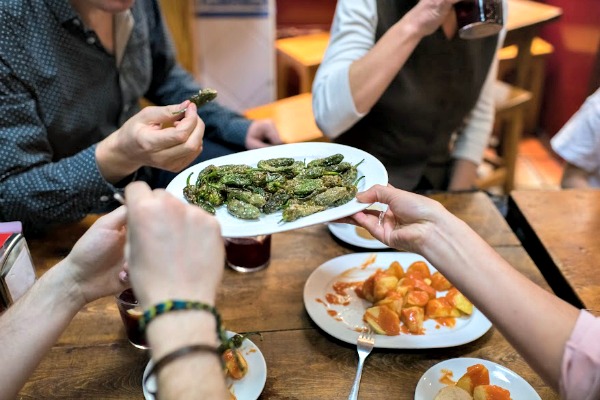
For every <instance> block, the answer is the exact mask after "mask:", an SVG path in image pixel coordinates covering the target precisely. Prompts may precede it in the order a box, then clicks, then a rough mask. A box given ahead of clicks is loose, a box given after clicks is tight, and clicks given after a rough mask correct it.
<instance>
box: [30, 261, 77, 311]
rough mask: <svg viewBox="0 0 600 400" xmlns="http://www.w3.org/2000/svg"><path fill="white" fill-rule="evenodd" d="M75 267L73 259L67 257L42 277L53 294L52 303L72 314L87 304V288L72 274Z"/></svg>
mask: <svg viewBox="0 0 600 400" xmlns="http://www.w3.org/2000/svg"><path fill="white" fill-rule="evenodd" d="M74 269H75V268H74V266H73V264H72V262H71V260H70V259H69V257H67V258H65V259H64V260H62V261H61V262H59V263H58V264H57V265H55V266H54V267H52V268H50V269H49V270H48V272H46V273H45V274H44V276H42V278H41V279H40V280H41V281H43V282H44V285H45V286H46V287H48V288H49V292H50V293H51V295H52V296H53V299H52V303H53V304H55V305H58V306H59V308H60V309H62V310H63V311H65V312H66V313H68V314H72V315H75V314H76V313H77V312H78V311H79V310H80V309H81V308H82V307H83V306H85V305H86V304H87V300H86V296H85V290H84V289H83V288H82V287H81V284H80V283H79V282H78V281H77V279H76V278H75V277H74V276H73V274H72V271H73V270H74Z"/></svg>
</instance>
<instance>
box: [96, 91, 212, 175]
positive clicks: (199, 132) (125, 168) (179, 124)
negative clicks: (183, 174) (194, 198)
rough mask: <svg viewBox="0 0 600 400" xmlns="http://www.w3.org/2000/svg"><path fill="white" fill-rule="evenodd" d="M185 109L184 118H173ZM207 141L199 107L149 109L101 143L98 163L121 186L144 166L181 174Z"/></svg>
mask: <svg viewBox="0 0 600 400" xmlns="http://www.w3.org/2000/svg"><path fill="white" fill-rule="evenodd" d="M184 107H185V108H186V112H185V114H183V118H182V116H181V115H174V114H173V113H174V112H175V111H177V110H180V109H182V108H184ZM163 124H164V126H163ZM171 124H174V126H170V125H171ZM203 137H204V123H203V122H202V120H201V119H200V118H199V117H198V115H197V109H196V105H195V104H193V103H191V102H189V101H185V102H183V103H181V104H179V105H171V106H167V107H145V108H144V109H142V110H141V111H140V112H139V113H137V114H136V115H134V116H133V117H132V118H130V119H129V120H128V121H126V122H125V123H124V124H123V126H122V127H121V128H119V129H118V130H117V131H116V132H113V133H112V134H111V135H109V136H108V137H107V138H106V139H104V140H102V141H101V142H100V143H98V145H97V146H96V163H97V164H98V169H99V170H100V172H101V173H102V176H104V178H105V179H106V180H108V181H109V182H118V181H120V180H122V179H123V178H125V177H126V176H128V175H130V174H132V173H134V172H135V171H137V170H138V169H139V168H141V167H142V166H150V167H155V168H161V169H165V170H168V171H173V172H179V171H181V170H182V169H184V168H185V167H187V166H188V165H189V163H190V162H192V161H193V160H194V159H195V158H196V157H197V156H198V154H200V152H201V150H202V138H203Z"/></svg>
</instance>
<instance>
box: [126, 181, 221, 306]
mask: <svg viewBox="0 0 600 400" xmlns="http://www.w3.org/2000/svg"><path fill="white" fill-rule="evenodd" d="M125 194H126V198H127V235H128V238H127V239H128V240H127V265H128V268H129V279H130V281H131V284H132V286H133V290H134V292H135V294H136V297H137V299H138V301H139V302H140V304H141V305H142V306H143V307H144V308H147V307H149V306H152V305H154V304H156V303H158V302H161V301H164V300H168V299H174V298H178V299H186V300H196V301H202V302H205V303H209V304H214V300H215V295H216V290H217V287H218V285H219V283H220V281H221V277H222V275H223V268H224V260H225V248H224V244H223V239H222V238H221V231H220V227H219V223H218V222H217V220H216V219H215V218H214V217H213V216H212V215H210V214H208V213H207V212H205V211H203V210H202V209H201V208H199V207H195V206H192V205H188V204H185V203H182V202H181V201H180V200H178V199H176V198H175V197H173V196H172V195H170V194H169V193H167V192H165V191H164V190H155V191H151V190H150V188H149V187H148V185H146V184H145V183H143V182H134V183H132V184H130V185H129V186H127V187H126V189H125Z"/></svg>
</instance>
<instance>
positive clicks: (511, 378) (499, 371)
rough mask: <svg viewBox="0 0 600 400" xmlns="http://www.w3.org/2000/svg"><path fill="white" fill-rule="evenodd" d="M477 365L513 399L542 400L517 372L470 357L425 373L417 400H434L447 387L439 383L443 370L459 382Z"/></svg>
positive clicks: (442, 362)
mask: <svg viewBox="0 0 600 400" xmlns="http://www.w3.org/2000/svg"><path fill="white" fill-rule="evenodd" d="M475 364H483V365H484V366H485V367H486V368H487V369H488V371H489V372H490V384H492V385H498V386H500V387H502V388H504V389H506V390H509V391H510V396H511V397H512V398H513V399H531V400H541V397H540V395H539V394H538V393H537V392H536V391H535V389H534V388H533V386H531V384H530V383H529V382H527V381H526V380H525V379H524V378H523V377H522V376H520V375H519V374H517V373H516V372H514V371H512V370H511V369H509V368H507V367H505V366H503V365H500V364H497V363H495V362H493V361H489V360H484V359H480V358H470V357H458V358H451V359H448V360H444V361H441V362H439V363H437V364H435V365H434V366H432V367H431V368H429V369H428V370H427V371H425V373H424V374H423V375H422V376H421V378H420V379H419V382H418V383H417V387H416V389H415V400H432V399H433V398H434V397H435V395H436V394H437V393H438V391H439V390H440V389H442V388H443V387H444V386H446V385H445V384H443V383H441V382H440V381H439V380H440V378H441V377H442V369H447V370H451V371H452V372H453V373H454V379H456V380H458V379H459V378H460V377H461V376H462V375H463V374H464V373H465V372H467V367H470V366H472V365H475Z"/></svg>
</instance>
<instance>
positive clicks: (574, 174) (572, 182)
mask: <svg viewBox="0 0 600 400" xmlns="http://www.w3.org/2000/svg"><path fill="white" fill-rule="evenodd" d="M588 177H589V174H588V173H587V172H586V171H584V170H582V169H581V168H579V167H576V166H575V165H573V164H571V163H566V164H565V167H564V170H563V175H562V179H561V181H560V186H561V187H562V188H563V189H588V188H589V187H590V185H589V183H588Z"/></svg>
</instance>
